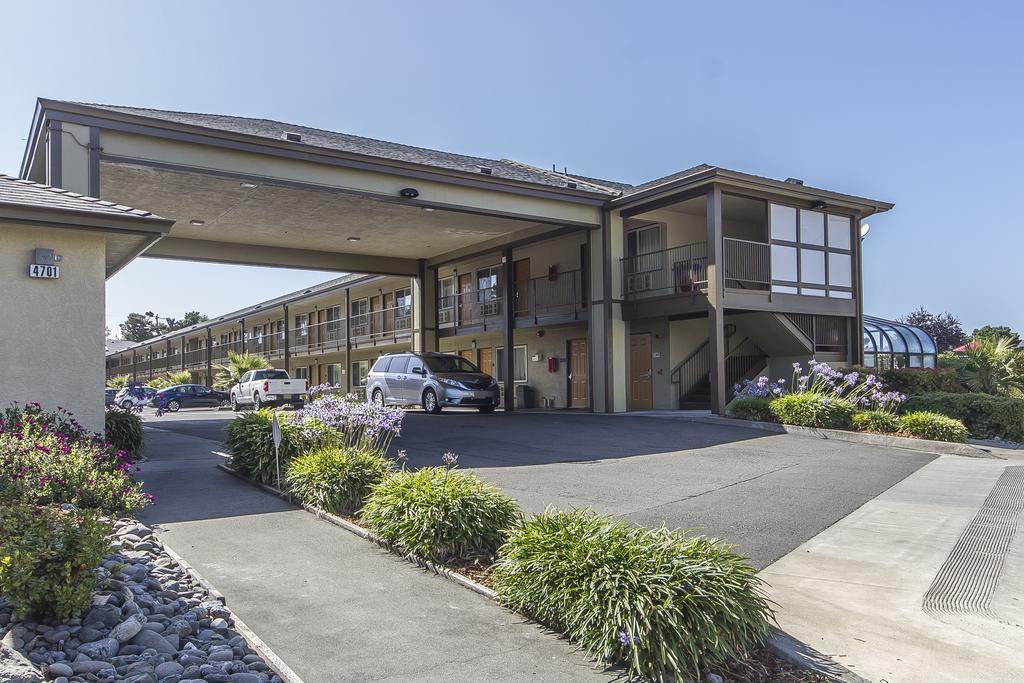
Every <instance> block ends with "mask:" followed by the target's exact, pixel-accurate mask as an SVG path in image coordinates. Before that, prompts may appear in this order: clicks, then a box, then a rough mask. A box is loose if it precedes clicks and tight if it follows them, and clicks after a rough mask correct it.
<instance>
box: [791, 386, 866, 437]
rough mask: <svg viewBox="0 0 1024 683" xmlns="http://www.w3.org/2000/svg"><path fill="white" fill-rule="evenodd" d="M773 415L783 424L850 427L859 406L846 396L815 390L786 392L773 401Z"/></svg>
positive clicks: (834, 427) (825, 427)
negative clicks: (823, 394)
mask: <svg viewBox="0 0 1024 683" xmlns="http://www.w3.org/2000/svg"><path fill="white" fill-rule="evenodd" d="M771 411H772V415H774V416H775V419H776V420H778V421H779V422H781V423H783V424H788V425H797V426H799V427H818V428H821V429H844V428H846V427H849V426H850V424H851V421H852V420H853V414H854V413H855V412H856V411H857V406H855V405H854V404H853V402H852V401H850V400H848V399H845V398H830V397H828V396H822V395H821V394H817V393H813V392H803V393H794V394H784V395H783V396H780V397H779V398H777V399H775V400H774V401H772V402H771Z"/></svg>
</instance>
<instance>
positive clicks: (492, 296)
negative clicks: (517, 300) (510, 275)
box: [476, 266, 501, 315]
mask: <svg viewBox="0 0 1024 683" xmlns="http://www.w3.org/2000/svg"><path fill="white" fill-rule="evenodd" d="M476 288H477V300H478V301H479V302H480V314H481V315H497V314H498V299H499V298H501V266H490V267H488V268H480V269H479V270H477V271H476Z"/></svg>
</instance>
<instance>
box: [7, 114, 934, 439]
mask: <svg viewBox="0 0 1024 683" xmlns="http://www.w3.org/2000/svg"><path fill="white" fill-rule="evenodd" d="M130 207H134V208H130ZM891 208H892V204H889V203H887V202H883V201H878V200H873V199H867V198H863V197H856V196H852V195H848V194H844V193H841V192H837V191H833V190H824V189H818V188H813V187H810V186H808V185H805V184H804V183H803V182H802V181H800V180H797V179H793V178H790V179H786V180H775V179H770V178H763V177H758V176H754V175H750V174H747V173H742V172H738V171H731V170H727V169H723V168H719V167H715V166H708V165H699V166H694V167H691V168H688V169H686V170H683V171H680V172H679V173H675V174H672V175H669V176H666V177H663V178H658V179H655V180H652V181H650V182H646V183H642V184H639V185H630V184H625V183H621V182H616V181H612V180H601V179H597V178H591V177H585V176H582V175H576V174H572V173H569V172H565V171H563V172H558V171H555V170H549V169H546V168H538V167H535V166H530V165H528V164H525V163H521V162H518V161H513V160H509V159H485V158H478V157H472V156H464V155H461V154H455V153H451V152H442V151H435V150H429V149H423V148H419V147H412V146H408V145H404V144H398V143H392V142H385V141H380V140H372V139H368V138H362V137H357V136H353V135H348V134H344V133H334V132H330V131H324V130H319V129H314V128H307V127H304V126H300V125H294V124H287V123H280V122H276V121H269V120H263V119H252V118H242V117H235V116H222V115H209V114H193V113H180V112H172V111H161V110H152V109H137V108H130V107H117V106H106V105H97V104H79V103H73V102H61V101H53V100H45V99H40V100H39V101H38V104H37V107H36V111H35V112H34V115H33V117H32V120H31V126H30V131H29V137H28V143H27V147H26V150H25V155H24V160H23V163H22V167H21V170H20V179H14V178H9V177H2V178H0V221H2V222H0V242H2V244H3V250H2V253H3V256H2V258H3V260H4V265H5V268H4V272H3V276H2V277H3V279H4V284H5V285H6V286H5V287H4V289H3V295H2V299H0V300H2V304H0V306H2V307H3V313H5V314H6V315H7V318H6V319H7V320H20V321H22V326H9V327H7V328H6V329H4V331H3V332H2V333H0V357H2V358H3V359H4V361H5V364H6V366H7V367H9V368H16V371H15V377H14V381H13V382H11V381H7V382H4V383H3V384H2V385H0V402H3V403H4V404H6V403H7V402H9V401H11V400H20V401H25V400H33V399H35V400H42V401H44V403H45V401H51V402H58V401H59V402H61V403H60V405H65V406H66V407H70V408H73V409H74V410H75V412H76V413H79V414H80V415H82V416H83V417H84V418H85V420H86V421H88V422H91V423H93V424H98V423H101V422H102V410H103V408H102V403H100V396H102V391H101V389H102V386H103V383H104V380H105V378H109V377H113V376H116V375H122V374H129V375H131V376H132V377H134V378H135V379H136V380H137V381H139V382H145V381H147V380H148V379H150V378H152V377H155V376H157V375H160V374H162V373H163V372H165V371H168V370H174V371H177V370H182V369H185V370H188V371H190V372H191V373H192V375H193V378H194V379H195V381H196V382H199V383H208V382H210V381H211V374H212V372H213V370H214V366H215V365H217V364H218V363H223V362H225V361H226V357H227V352H228V351H229V350H237V351H246V352H249V353H258V354H262V355H264V356H266V357H267V358H268V359H269V360H270V361H271V362H272V363H273V364H274V366H275V367H280V368H285V369H287V370H288V371H289V372H291V373H292V374H293V375H295V376H298V377H303V378H307V379H308V380H309V381H310V383H311V384H320V383H331V384H338V385H342V386H344V387H345V388H346V389H349V390H352V391H358V390H359V389H360V387H361V386H362V384H363V381H364V378H365V376H366V372H367V370H368V368H369V367H370V366H371V365H372V363H373V362H374V360H375V359H376V358H377V357H379V356H380V355H381V354H384V353H390V352H396V351H408V350H414V351H432V350H437V351H445V352H451V353H457V354H460V355H462V356H464V357H465V358H467V359H469V360H471V361H473V362H474V363H476V364H478V365H479V366H480V367H481V368H482V369H483V370H484V371H485V372H488V373H490V374H492V375H494V376H495V377H496V378H497V379H498V380H499V383H500V385H501V386H502V389H503V395H504V399H503V403H504V404H505V408H506V409H507V410H508V409H515V408H517V407H518V408H525V407H533V408H548V409H579V410H592V411H597V412H623V411H645V410H674V409H687V408H692V409H699V408H703V409H709V410H711V411H712V412H714V413H719V414H721V413H724V411H725V410H726V406H727V404H728V403H729V401H730V400H731V399H732V392H733V389H732V387H733V385H734V384H735V383H737V382H740V381H741V380H742V379H744V378H748V377H751V378H752V377H755V376H757V375H759V374H770V375H771V376H773V377H779V376H784V377H788V376H789V375H790V373H791V364H792V363H793V362H794V361H801V362H806V361H807V360H809V359H811V358H816V359H818V360H822V361H827V362H829V363H835V364H839V365H847V364H852V363H858V364H860V363H864V362H868V363H874V362H878V363H880V364H881V363H883V356H882V355H881V351H882V349H881V347H878V349H877V351H878V354H876V353H875V351H876V348H875V346H871V347H870V348H869V354H868V355H867V356H866V355H865V343H866V342H867V341H868V331H867V330H866V328H865V319H864V311H863V306H862V296H861V291H862V287H863V283H862V276H861V274H862V263H861V230H862V222H863V221H864V219H865V218H867V217H869V216H871V215H873V214H876V213H879V212H884V211H888V210H889V209H891ZM36 250H42V257H43V259H44V260H45V256H46V253H47V251H46V250H51V251H52V253H54V254H57V255H59V256H61V259H60V261H59V263H57V264H56V265H59V267H60V276H59V277H58V278H43V277H30V274H29V269H30V267H31V266H32V265H36V263H35V259H36V255H37V253H40V252H37V251H36ZM136 257H150V258H163V259H179V260H186V261H201V262H215V263H229V264H245V265H259V266H276V267H282V268H301V269H311V270H322V271H336V272H338V273H339V277H338V278H337V279H334V280H331V281H328V282H325V283H322V284H320V285H317V286H315V287H311V288H309V289H306V290H303V291H299V292H292V293H288V294H283V295H282V296H280V297H278V298H276V299H272V300H270V301H263V302H253V303H252V305H251V306H249V307H247V308H244V309H242V310H238V311H234V312H230V313H223V314H217V315H215V316H214V317H213V318H212V319H211V320H210V321H209V322H208V323H203V324H201V325H197V326H195V327H192V328H188V329H183V330H178V331H175V332H173V333H170V334H167V335H164V336H162V337H157V338H154V339H151V340H148V341H146V342H143V343H140V344H136V345H134V346H132V347H130V348H127V349H124V350H120V351H117V352H112V353H109V354H107V355H106V358H105V360H104V354H103V349H104V345H103V344H104V339H103V318H104V316H103V283H104V279H105V278H108V277H110V276H111V275H112V274H113V273H115V272H117V270H118V269H120V268H121V267H123V266H124V265H125V264H127V263H129V262H130V261H132V260H133V259H134V258H136ZM140 286H152V287H161V286H165V285H163V284H161V283H152V284H151V285H147V284H145V283H142V284H141V285H140ZM245 286H246V283H245V282H238V287H240V288H244V287H245ZM208 313H210V312H208ZM868 324H869V325H873V326H875V327H878V326H880V325H881V326H885V325H887V324H888V323H886V322H885V321H874V320H873V319H872V320H869V322H868ZM872 329H874V328H872ZM83 332H84V333H83ZM912 336H913V335H912ZM26 339H32V344H26V343H25V340H26ZM914 339H915V340H916V341H915V342H914V343H916V346H913V345H912V344H911V342H909V341H908V342H907V343H908V344H911V346H910V347H909V348H906V349H904V350H905V351H906V353H905V354H904V356H901V357H900V358H901V360H899V361H897V362H898V363H905V364H908V365H916V366H928V365H931V364H933V363H934V348H933V347H932V348H930V349H929V347H928V345H927V344H928V343H929V342H930V340H927V337H926V336H925V337H924V338H919V337H914ZM876 346H877V344H876ZM892 350H893V349H892V348H890V349H889V351H890V355H889V356H887V357H885V358H887V359H888V360H885V361H884V362H893V356H892V354H891V352H892ZM50 385H53V386H50ZM44 387H46V388H44ZM509 397H514V398H513V400H509Z"/></svg>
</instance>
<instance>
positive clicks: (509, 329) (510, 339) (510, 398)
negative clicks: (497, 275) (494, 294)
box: [503, 247, 516, 412]
mask: <svg viewBox="0 0 1024 683" xmlns="http://www.w3.org/2000/svg"><path fill="white" fill-rule="evenodd" d="M504 261H505V263H504V266H505V268H504V273H503V275H504V280H505V310H504V313H505V359H504V360H505V367H504V371H505V382H504V384H505V411H506V412H511V411H514V410H515V403H516V396H515V393H516V392H515V368H516V354H515V350H514V348H513V347H514V345H515V315H514V314H513V311H512V306H510V305H509V303H510V302H511V300H512V298H513V296H514V292H515V283H514V282H513V280H512V278H513V277H514V272H513V268H512V248H511V247H506V249H505V258H504Z"/></svg>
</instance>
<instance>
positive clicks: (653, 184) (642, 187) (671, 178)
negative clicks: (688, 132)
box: [623, 164, 717, 195]
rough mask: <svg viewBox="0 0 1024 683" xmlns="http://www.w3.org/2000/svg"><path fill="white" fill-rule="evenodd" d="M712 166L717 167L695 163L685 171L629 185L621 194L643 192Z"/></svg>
mask: <svg viewBox="0 0 1024 683" xmlns="http://www.w3.org/2000/svg"><path fill="white" fill-rule="evenodd" d="M713 168H717V167H715V166H711V165H710V164H697V165H696V166H693V167H691V168H688V169H686V170H685V171H678V172H677V173H672V174H670V175H667V176H662V177H661V178H655V179H654V180H649V181H647V182H646V183H641V184H640V185H634V186H632V187H630V188H629V189H628V190H626V191H625V192H624V193H623V194H625V195H631V194H636V193H637V192H643V191H644V190H649V189H651V188H652V187H657V186H658V185H664V184H665V183H671V182H673V181H676V180H680V179H682V178H686V177H687V176H691V175H696V174H698V173H702V172H704V171H710V170H711V169H713Z"/></svg>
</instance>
